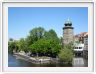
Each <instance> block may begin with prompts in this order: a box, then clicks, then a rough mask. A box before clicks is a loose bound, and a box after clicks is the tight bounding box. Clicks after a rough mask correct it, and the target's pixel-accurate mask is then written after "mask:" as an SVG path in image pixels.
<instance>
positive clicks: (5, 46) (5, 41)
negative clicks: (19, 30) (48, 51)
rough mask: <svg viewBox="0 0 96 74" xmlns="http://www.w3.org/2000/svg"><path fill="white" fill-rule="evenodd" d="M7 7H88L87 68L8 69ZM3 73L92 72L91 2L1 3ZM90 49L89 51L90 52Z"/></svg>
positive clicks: (92, 11)
mask: <svg viewBox="0 0 96 74" xmlns="http://www.w3.org/2000/svg"><path fill="white" fill-rule="evenodd" d="M8 7H88V34H89V36H88V67H8ZM2 13H3V15H2V19H3V20H2V23H3V26H2V28H3V37H2V39H3V46H2V47H3V71H4V72H32V73H46V72H47V73H63V72H65V73H66V72H92V71H93V65H94V64H93V58H94V57H93V54H94V52H93V51H94V46H93V38H94V37H93V33H94V32H93V31H94V28H93V27H94V26H93V24H94V21H93V20H94V19H93V18H94V3H93V2H72V3H71V2H3V3H2ZM90 49H91V50H90Z"/></svg>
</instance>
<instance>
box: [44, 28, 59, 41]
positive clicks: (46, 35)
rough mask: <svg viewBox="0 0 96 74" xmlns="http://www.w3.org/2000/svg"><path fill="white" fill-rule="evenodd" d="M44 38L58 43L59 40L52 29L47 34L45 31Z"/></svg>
mask: <svg viewBox="0 0 96 74" xmlns="http://www.w3.org/2000/svg"><path fill="white" fill-rule="evenodd" d="M44 36H45V38H46V39H53V40H55V41H57V42H59V38H58V36H57V34H56V32H55V31H54V30H53V29H50V30H49V31H48V32H47V31H46V32H45V34H44Z"/></svg>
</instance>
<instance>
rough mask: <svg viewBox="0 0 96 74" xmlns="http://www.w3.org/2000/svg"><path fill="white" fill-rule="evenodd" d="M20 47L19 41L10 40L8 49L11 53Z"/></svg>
mask: <svg viewBox="0 0 96 74" xmlns="http://www.w3.org/2000/svg"><path fill="white" fill-rule="evenodd" d="M18 49H19V47H18V41H9V42H8V51H9V52H10V53H13V51H15V52H17V51H18Z"/></svg>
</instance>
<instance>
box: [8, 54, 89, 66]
mask: <svg viewBox="0 0 96 74" xmlns="http://www.w3.org/2000/svg"><path fill="white" fill-rule="evenodd" d="M87 66H88V62H87V60H86V59H84V58H82V57H76V58H73V62H72V64H56V63H49V64H32V63H30V62H28V61H24V60H21V59H16V57H15V56H13V55H12V54H9V55H8V67H87Z"/></svg>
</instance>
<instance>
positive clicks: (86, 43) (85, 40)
mask: <svg viewBox="0 0 96 74" xmlns="http://www.w3.org/2000/svg"><path fill="white" fill-rule="evenodd" d="M83 55H84V57H85V58H88V33H86V34H85V36H84V51H83Z"/></svg>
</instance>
